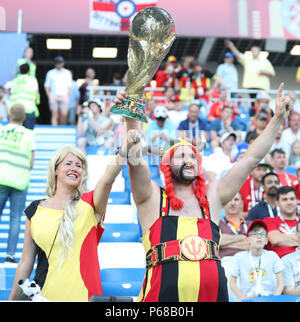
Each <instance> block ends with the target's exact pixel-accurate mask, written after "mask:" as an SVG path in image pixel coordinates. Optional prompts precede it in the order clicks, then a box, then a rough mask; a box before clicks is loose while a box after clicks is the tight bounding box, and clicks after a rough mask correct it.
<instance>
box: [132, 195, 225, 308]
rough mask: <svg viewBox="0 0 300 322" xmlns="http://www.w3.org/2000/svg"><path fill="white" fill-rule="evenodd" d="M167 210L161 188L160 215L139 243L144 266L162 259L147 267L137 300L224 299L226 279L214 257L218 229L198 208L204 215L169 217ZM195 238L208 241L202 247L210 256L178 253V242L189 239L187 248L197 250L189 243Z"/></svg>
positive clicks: (167, 202) (182, 300)
mask: <svg viewBox="0 0 300 322" xmlns="http://www.w3.org/2000/svg"><path fill="white" fill-rule="evenodd" d="M168 213H169V200H168V198H167V196H166V194H165V192H164V190H163V189H161V211H160V217H159V218H158V219H157V220H156V222H155V223H154V224H153V225H152V226H151V227H150V229H149V230H148V231H147V232H146V233H145V234H144V236H143V245H144V248H145V251H146V254H147V255H146V256H147V265H148V264H150V265H149V266H151V264H152V259H153V258H155V257H156V256H157V257H159V258H160V259H163V261H164V262H163V263H159V262H158V263H156V265H154V266H152V267H148V268H147V271H146V275H145V279H144V282H143V288H142V290H141V292H140V294H139V297H138V301H140V302H164V301H168V302H178V301H179V302H216V301H228V291H227V280H226V277H225V273H224V269H223V267H222V266H221V262H220V260H219V257H218V245H219V241H220V228H219V227H218V226H217V225H216V224H215V223H213V222H212V221H211V220H210V219H209V210H208V209H202V213H204V215H205V218H190V217H183V216H169V215H168ZM195 236H196V237H195ZM199 237H201V238H200V239H203V240H205V241H208V242H206V243H204V246H205V247H207V249H208V250H209V251H210V252H211V258H210V259H205V258H204V259H201V260H186V258H185V256H184V255H183V254H182V252H181V253H180V249H181V248H180V247H181V246H180V245H181V244H182V243H181V242H180V241H182V240H188V238H192V239H190V240H192V243H190V240H189V244H188V247H190V248H187V249H188V250H189V251H191V253H192V254H193V251H194V252H199V249H200V248H199V246H196V244H195V243H194V244H193V239H194V240H197V238H199ZM157 245H158V246H159V247H158V246H157ZM215 246H216V247H215ZM215 248H216V249H215ZM153 250H154V251H153ZM152 251H153V252H152ZM154 254H155V255H154ZM176 254H177V255H178V256H177V255H176ZM151 255H152V257H151ZM174 255H175V256H174Z"/></svg>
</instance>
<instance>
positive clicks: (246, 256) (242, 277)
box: [231, 249, 284, 296]
mask: <svg viewBox="0 0 300 322" xmlns="http://www.w3.org/2000/svg"><path fill="white" fill-rule="evenodd" d="M283 269H284V265H283V262H282V260H281V259H280V258H279V256H278V255H277V254H276V253H275V252H273V251H268V250H265V249H264V250H263V253H262V256H252V255H251V254H250V251H242V252H238V253H236V254H235V255H234V262H233V267H232V271H231V275H233V276H236V277H239V281H240V290H241V291H242V293H243V294H244V295H245V296H249V295H250V293H252V292H253V293H254V294H257V293H256V289H257V288H260V289H261V290H262V291H263V293H264V295H271V294H273V293H274V292H275V289H276V286H277V280H276V276H275V274H277V273H279V272H281V271H283ZM254 270H255V271H256V273H255V271H254ZM257 280H260V285H258V283H257Z"/></svg>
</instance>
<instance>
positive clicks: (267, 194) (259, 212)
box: [247, 172, 280, 221]
mask: <svg viewBox="0 0 300 322" xmlns="http://www.w3.org/2000/svg"><path fill="white" fill-rule="evenodd" d="M262 187H263V190H264V198H263V200H261V201H260V202H259V203H258V204H257V205H255V206H254V207H252V208H251V209H250V211H249V213H248V217H247V220H248V221H253V220H255V219H264V218H266V217H276V216H277V215H278V206H277V202H276V196H277V191H278V188H279V187H280V182H279V178H278V175H277V174H276V173H275V172H267V173H266V174H265V175H264V176H263V177H262Z"/></svg>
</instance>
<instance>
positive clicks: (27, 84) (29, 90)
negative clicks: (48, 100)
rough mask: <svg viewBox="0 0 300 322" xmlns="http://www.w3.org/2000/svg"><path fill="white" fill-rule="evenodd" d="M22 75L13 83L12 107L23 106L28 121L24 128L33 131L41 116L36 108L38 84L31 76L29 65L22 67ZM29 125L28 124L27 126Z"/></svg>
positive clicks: (10, 100)
mask: <svg viewBox="0 0 300 322" xmlns="http://www.w3.org/2000/svg"><path fill="white" fill-rule="evenodd" d="M20 72H21V75H20V76H18V77H16V78H15V79H14V80H13V81H12V83H11V95H10V99H9V102H10V106H13V105H15V104H22V105H23V106H24V109H25V113H26V119H25V122H24V126H25V127H27V128H29V129H33V128H34V126H35V120H36V118H37V117H38V116H39V110H38V108H37V106H36V102H37V98H38V94H39V92H38V82H37V80H36V78H35V77H33V76H30V75H29V65H28V64H23V65H21V66H20ZM27 123H28V124H27Z"/></svg>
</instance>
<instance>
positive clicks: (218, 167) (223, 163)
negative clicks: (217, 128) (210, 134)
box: [203, 132, 237, 183]
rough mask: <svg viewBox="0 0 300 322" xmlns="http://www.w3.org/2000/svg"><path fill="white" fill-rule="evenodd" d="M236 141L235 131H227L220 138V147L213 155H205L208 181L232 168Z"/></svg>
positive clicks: (204, 161) (204, 163)
mask: <svg viewBox="0 0 300 322" xmlns="http://www.w3.org/2000/svg"><path fill="white" fill-rule="evenodd" d="M236 141H237V135H236V133H235V132H225V133H224V134H223V135H222V137H221V139H220V147H218V148H215V151H214V153H212V154H211V155H209V156H207V157H203V169H204V171H205V172H206V176H207V180H208V183H211V182H212V181H213V180H214V179H215V178H219V177H220V176H221V175H222V174H224V173H226V171H228V170H229V169H231V167H232V165H233V148H234V146H235V144H236Z"/></svg>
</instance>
